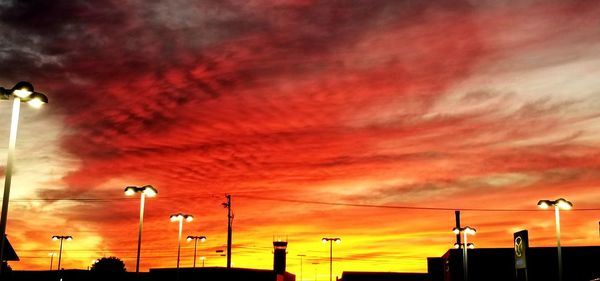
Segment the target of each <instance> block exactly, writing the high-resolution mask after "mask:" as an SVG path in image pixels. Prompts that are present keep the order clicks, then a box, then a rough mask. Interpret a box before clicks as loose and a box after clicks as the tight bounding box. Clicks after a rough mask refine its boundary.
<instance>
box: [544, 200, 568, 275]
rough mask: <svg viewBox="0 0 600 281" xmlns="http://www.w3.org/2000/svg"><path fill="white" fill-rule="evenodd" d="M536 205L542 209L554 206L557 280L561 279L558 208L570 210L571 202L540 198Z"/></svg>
mask: <svg viewBox="0 0 600 281" xmlns="http://www.w3.org/2000/svg"><path fill="white" fill-rule="evenodd" d="M538 206H539V207H540V208H542V209H548V208H550V207H551V206H554V218H555V222H556V248H557V249H558V281H562V280H563V272H562V270H563V269H562V251H561V248H560V213H559V210H560V209H562V210H570V209H572V208H573V203H571V202H569V201H567V200H566V199H564V198H559V199H556V200H540V201H538Z"/></svg>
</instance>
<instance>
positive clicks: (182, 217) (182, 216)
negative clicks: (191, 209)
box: [171, 213, 194, 280]
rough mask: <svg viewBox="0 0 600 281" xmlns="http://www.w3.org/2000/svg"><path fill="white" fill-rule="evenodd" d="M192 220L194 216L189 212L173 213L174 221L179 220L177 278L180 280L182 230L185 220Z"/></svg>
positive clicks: (172, 218)
mask: <svg viewBox="0 0 600 281" xmlns="http://www.w3.org/2000/svg"><path fill="white" fill-rule="evenodd" d="M192 220H194V217H193V216H192V215H188V214H182V213H178V214H174V215H171V221H172V222H179V236H178V237H179V238H178V241H177V280H179V257H180V255H181V232H182V229H183V221H186V222H191V221H192Z"/></svg>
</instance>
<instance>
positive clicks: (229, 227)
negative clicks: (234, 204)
mask: <svg viewBox="0 0 600 281" xmlns="http://www.w3.org/2000/svg"><path fill="white" fill-rule="evenodd" d="M226 197H227V268H231V232H232V229H231V195H229V194H228V195H227V196H226Z"/></svg>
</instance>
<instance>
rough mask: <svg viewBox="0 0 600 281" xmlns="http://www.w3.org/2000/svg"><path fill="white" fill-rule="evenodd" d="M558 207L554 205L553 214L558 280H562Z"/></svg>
mask: <svg viewBox="0 0 600 281" xmlns="http://www.w3.org/2000/svg"><path fill="white" fill-rule="evenodd" d="M558 210H559V208H558V206H557V205H554V214H555V217H556V247H557V249H558V281H562V276H563V273H562V251H561V248H560V215H559V211H558Z"/></svg>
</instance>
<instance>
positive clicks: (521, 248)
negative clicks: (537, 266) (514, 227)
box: [513, 230, 529, 281]
mask: <svg viewBox="0 0 600 281" xmlns="http://www.w3.org/2000/svg"><path fill="white" fill-rule="evenodd" d="M513 242H514V246H515V273H516V275H517V280H525V281H527V251H528V250H529V234H528V232H527V230H521V231H519V232H515V233H514V235H513ZM519 272H523V274H519ZM521 276H524V277H521ZM523 278H524V279H523Z"/></svg>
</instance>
